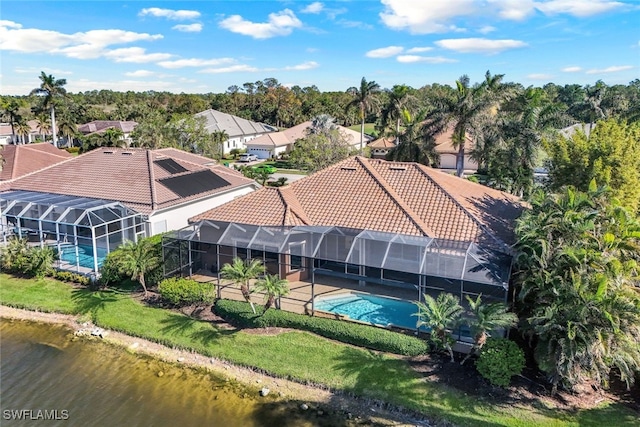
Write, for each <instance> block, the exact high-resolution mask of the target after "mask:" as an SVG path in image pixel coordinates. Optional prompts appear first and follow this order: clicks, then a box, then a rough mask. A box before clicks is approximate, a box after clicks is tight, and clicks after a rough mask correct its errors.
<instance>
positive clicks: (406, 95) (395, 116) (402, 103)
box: [381, 85, 418, 142]
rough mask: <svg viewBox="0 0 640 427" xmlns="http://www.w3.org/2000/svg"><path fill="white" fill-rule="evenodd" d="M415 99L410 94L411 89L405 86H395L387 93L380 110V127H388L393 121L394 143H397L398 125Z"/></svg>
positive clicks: (415, 101)
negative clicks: (385, 100) (386, 99)
mask: <svg viewBox="0 0 640 427" xmlns="http://www.w3.org/2000/svg"><path fill="white" fill-rule="evenodd" d="M417 101H418V100H417V98H416V97H415V96H413V95H412V94H411V88H410V87H409V86H407V85H395V86H394V87H393V88H392V89H391V91H390V92H389V100H388V101H387V103H386V104H385V105H384V107H383V108H382V117H381V121H382V127H383V129H384V128H387V127H390V124H391V122H392V121H394V120H395V134H396V142H399V138H398V137H399V135H400V133H401V132H400V123H401V121H402V120H403V116H404V114H405V111H407V110H409V107H410V106H412V105H414V104H416V103H417Z"/></svg>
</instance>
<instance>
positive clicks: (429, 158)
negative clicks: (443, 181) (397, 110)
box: [387, 109, 440, 166]
mask: <svg viewBox="0 0 640 427" xmlns="http://www.w3.org/2000/svg"><path fill="white" fill-rule="evenodd" d="M401 117H402V126H403V128H404V130H403V131H401V132H400V134H399V135H397V136H396V138H397V140H398V144H397V145H396V146H395V147H394V148H393V149H391V151H390V152H389V153H388V154H387V159H388V160H395V161H400V162H417V163H422V164H425V165H429V166H431V165H433V164H436V163H437V162H438V159H439V157H440V156H439V155H438V153H437V152H436V151H435V141H434V139H433V138H431V137H430V135H428V134H425V132H424V129H425V124H426V122H425V120H424V119H425V114H424V113H419V114H417V115H415V116H412V115H411V113H409V110H407V109H404V110H403V111H402V116H401Z"/></svg>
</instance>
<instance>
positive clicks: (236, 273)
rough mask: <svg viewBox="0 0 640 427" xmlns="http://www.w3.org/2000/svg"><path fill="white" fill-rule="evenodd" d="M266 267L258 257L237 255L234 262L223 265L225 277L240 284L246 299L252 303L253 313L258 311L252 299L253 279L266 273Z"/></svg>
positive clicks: (221, 271) (222, 272)
mask: <svg viewBox="0 0 640 427" xmlns="http://www.w3.org/2000/svg"><path fill="white" fill-rule="evenodd" d="M264 272H265V267H264V265H263V264H262V261H260V260H258V259H252V260H246V261H243V260H242V259H240V258H238V257H236V258H234V259H233V263H231V264H225V265H223V266H222V269H221V270H220V273H221V275H222V277H223V278H224V279H227V280H231V281H232V282H233V283H234V284H239V285H240V291H241V292H242V296H243V297H244V299H245V301H247V302H248V303H249V304H250V305H251V310H252V311H253V314H255V313H256V308H255V307H254V306H253V302H252V301H251V288H250V285H251V280H254V279H256V278H258V277H259V276H260V275H261V274H264Z"/></svg>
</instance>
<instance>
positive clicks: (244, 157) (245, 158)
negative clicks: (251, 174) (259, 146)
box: [238, 153, 258, 163]
mask: <svg viewBox="0 0 640 427" xmlns="http://www.w3.org/2000/svg"><path fill="white" fill-rule="evenodd" d="M256 160H258V156H256V155H255V154H247V153H244V154H240V158H239V159H238V161H239V162H243V163H246V162H255V161H256Z"/></svg>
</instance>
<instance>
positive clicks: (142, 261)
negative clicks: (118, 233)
mask: <svg viewBox="0 0 640 427" xmlns="http://www.w3.org/2000/svg"><path fill="white" fill-rule="evenodd" d="M116 259H117V261H116V263H117V265H118V269H119V270H120V272H121V273H122V274H127V275H129V276H131V280H137V281H138V282H139V283H140V284H141V285H142V289H144V296H145V297H146V296H147V284H146V280H145V275H146V274H147V273H149V272H150V271H151V270H153V269H154V268H156V267H157V266H158V265H160V261H161V260H160V258H159V257H158V256H157V253H156V251H155V249H154V247H153V243H152V241H151V240H149V239H142V240H139V241H138V242H136V243H134V242H131V241H127V242H126V243H125V244H124V245H122V246H120V248H118V256H117V258H116Z"/></svg>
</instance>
